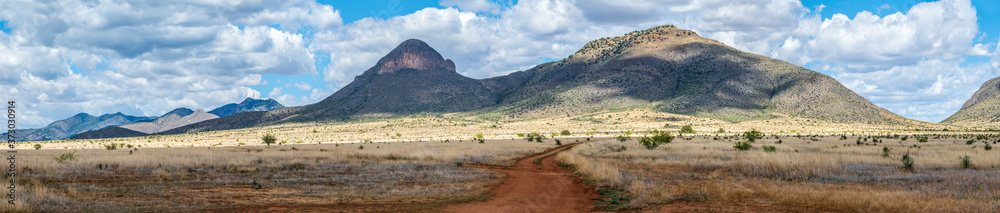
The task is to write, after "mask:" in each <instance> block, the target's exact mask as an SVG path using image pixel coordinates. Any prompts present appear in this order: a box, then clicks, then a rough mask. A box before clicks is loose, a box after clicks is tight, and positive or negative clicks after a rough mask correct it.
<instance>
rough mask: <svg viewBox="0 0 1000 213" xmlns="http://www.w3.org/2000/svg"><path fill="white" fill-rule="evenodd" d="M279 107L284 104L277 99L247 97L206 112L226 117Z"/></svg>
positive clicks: (282, 106)
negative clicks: (238, 101) (241, 100)
mask: <svg viewBox="0 0 1000 213" xmlns="http://www.w3.org/2000/svg"><path fill="white" fill-rule="evenodd" d="M281 108H285V106H284V105H281V103H278V101H275V100H274V99H253V98H247V99H244V100H243V102H240V103H231V104H226V105H223V106H221V107H219V108H215V109H213V110H211V111H208V113H211V114H214V115H217V116H219V117H226V116H230V115H235V114H236V113H241V112H252V111H271V110H276V109H281Z"/></svg>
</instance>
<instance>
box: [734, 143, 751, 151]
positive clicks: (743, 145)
mask: <svg viewBox="0 0 1000 213" xmlns="http://www.w3.org/2000/svg"><path fill="white" fill-rule="evenodd" d="M751 147H753V144H750V143H749V142H742V141H738V142H736V144H735V145H733V148H736V150H740V151H746V150H750V148H751Z"/></svg>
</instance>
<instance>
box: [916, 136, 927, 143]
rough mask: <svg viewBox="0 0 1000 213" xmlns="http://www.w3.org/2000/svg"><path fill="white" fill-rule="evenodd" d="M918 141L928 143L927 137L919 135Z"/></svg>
mask: <svg viewBox="0 0 1000 213" xmlns="http://www.w3.org/2000/svg"><path fill="white" fill-rule="evenodd" d="M917 142H921V143H927V137H917Z"/></svg>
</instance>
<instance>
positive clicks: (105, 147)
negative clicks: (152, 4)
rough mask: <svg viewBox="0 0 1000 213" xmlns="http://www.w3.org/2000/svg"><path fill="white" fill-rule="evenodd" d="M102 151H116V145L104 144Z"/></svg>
mask: <svg viewBox="0 0 1000 213" xmlns="http://www.w3.org/2000/svg"><path fill="white" fill-rule="evenodd" d="M104 149H107V150H115V149H118V144H115V143H111V144H106V145H104Z"/></svg>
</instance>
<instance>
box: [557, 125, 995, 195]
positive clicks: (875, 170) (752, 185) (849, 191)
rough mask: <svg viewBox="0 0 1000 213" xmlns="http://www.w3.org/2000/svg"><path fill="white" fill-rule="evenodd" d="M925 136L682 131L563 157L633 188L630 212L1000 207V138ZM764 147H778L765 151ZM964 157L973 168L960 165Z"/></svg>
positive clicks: (594, 178)
mask: <svg viewBox="0 0 1000 213" xmlns="http://www.w3.org/2000/svg"><path fill="white" fill-rule="evenodd" d="M842 136H844V137H846V139H841V138H842ZM903 137H907V139H908V140H903V139H902V138H903ZM917 137H923V136H914V135H903V136H899V137H896V135H881V136H878V135H876V136H868V135H851V134H846V135H809V136H801V137H796V135H787V134H786V135H777V136H775V135H768V136H767V137H766V139H764V140H761V141H757V142H755V143H753V144H754V148H751V149H750V150H747V151H738V150H736V149H734V148H733V145H734V142H735V141H738V140H742V139H741V138H742V137H738V136H736V135H730V134H720V135H718V136H716V135H714V134H708V135H697V136H684V137H679V138H678V139H676V140H675V141H674V142H673V143H670V144H668V145H664V146H661V147H660V148H657V149H654V150H647V149H644V148H642V146H640V145H639V144H638V143H636V142H635V141H636V140H631V141H628V142H620V141H618V140H598V141H594V142H591V143H588V144H586V145H580V146H577V147H575V148H574V149H573V150H571V151H568V152H564V153H562V154H560V155H559V156H558V158H557V160H559V161H561V162H564V163H566V164H571V165H573V167H574V168H576V170H577V172H578V173H579V174H581V175H582V176H584V177H585V178H587V179H589V180H590V181H591V182H592V183H593V184H594V185H596V186H598V187H600V188H604V189H611V190H619V191H621V192H623V194H626V195H628V196H629V197H630V199H629V201H628V202H627V204H626V205H622V206H620V207H619V208H622V209H640V210H648V211H659V210H661V209H660V208H665V207H664V206H660V205H658V204H669V203H675V202H682V201H694V202H709V203H713V204H715V205H717V206H737V205H755V206H766V207H768V209H772V210H773V209H782V208H786V209H791V210H792V211H795V210H801V209H806V210H808V211H836V212H991V211H994V210H996V209H998V208H1000V178H997V177H1000V170H998V168H1000V152H998V151H995V150H986V149H984V146H985V145H986V144H987V143H988V144H991V145H993V144H995V143H997V142H998V141H1000V135H995V134H994V135H990V136H989V137H987V138H981V139H977V138H976V135H928V136H927V137H928V142H919V141H918V140H917V139H916V138H917ZM779 140H780V141H781V143H777V142H778V141H779ZM875 140H877V141H878V142H874V141H875ZM969 140H975V142H972V143H971V144H966V143H967V142H968V141H969ZM858 141H861V144H860V145H859V144H858ZM764 145H769V146H775V147H776V148H777V151H776V152H765V151H763V150H762V148H760V147H761V146H764ZM993 146H995V145H993ZM883 148H888V149H889V151H888V152H887V155H885V156H883V154H884V152H883ZM906 153H909V155H911V156H912V157H913V158H914V159H915V164H914V168H913V169H906V168H904V166H903V163H902V162H901V157H902V155H904V154H906ZM964 156H969V159H970V160H971V162H972V166H971V168H964V167H963V166H962V164H961V161H962V158H963V157H964ZM667 206H669V205H667Z"/></svg>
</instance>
